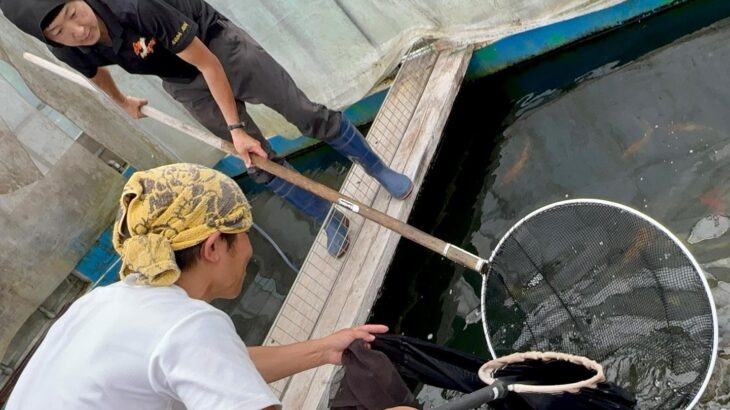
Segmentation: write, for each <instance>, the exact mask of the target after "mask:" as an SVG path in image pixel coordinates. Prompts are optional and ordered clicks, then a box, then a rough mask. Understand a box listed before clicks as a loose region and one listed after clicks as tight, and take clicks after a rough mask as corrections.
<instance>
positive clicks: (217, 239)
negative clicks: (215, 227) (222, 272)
mask: <svg viewBox="0 0 730 410" xmlns="http://www.w3.org/2000/svg"><path fill="white" fill-rule="evenodd" d="M223 242H224V241H223V238H221V233H220V232H214V233H212V234H210V236H208V238H207V239H206V240H205V241H203V243H202V246H201V247H200V257H201V258H202V259H203V260H205V261H207V262H212V263H215V262H218V261H219V260H220V251H221V250H226V249H224V248H225V246H223Z"/></svg>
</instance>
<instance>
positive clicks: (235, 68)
mask: <svg viewBox="0 0 730 410" xmlns="http://www.w3.org/2000/svg"><path fill="white" fill-rule="evenodd" d="M0 8H2V11H3V13H4V14H5V16H6V17H7V18H8V19H9V20H10V21H12V22H13V23H14V24H15V25H16V26H18V27H19V28H20V29H21V30H23V31H25V32H26V33H28V34H30V35H33V36H35V37H36V38H38V39H40V40H41V41H43V42H44V43H46V44H48V46H49V48H50V49H51V51H52V52H53V54H55V55H56V56H57V57H58V58H59V59H60V60H62V61H64V62H66V63H67V64H68V65H70V66H71V67H73V68H75V69H76V70H78V71H79V72H81V73H82V74H84V75H85V76H86V77H88V78H90V79H91V80H92V81H93V82H94V83H95V84H96V85H97V86H99V88H101V89H102V90H104V92H106V93H107V94H108V95H109V96H110V97H111V98H112V99H113V100H114V101H116V102H117V104H119V105H120V106H121V107H123V108H124V110H125V111H126V112H127V113H129V114H130V115H131V116H132V117H134V118H140V117H141V116H142V114H141V112H140V108H141V107H142V106H143V105H144V104H146V103H147V102H146V101H145V100H142V99H138V98H135V97H131V96H127V95H125V94H124V93H122V92H121V91H120V90H119V89H118V88H117V86H116V85H115V83H114V80H113V79H112V77H111V75H110V73H109V71H108V70H107V69H106V68H105V66H108V65H112V64H117V65H119V66H121V67H122V68H124V69H125V70H126V71H128V72H130V73H136V74H152V75H157V76H159V77H161V78H162V80H163V87H164V89H165V90H166V91H167V92H168V93H169V94H170V95H171V96H172V97H173V98H175V99H176V100H177V101H179V102H180V103H181V104H183V105H184V106H185V108H186V109H187V110H188V111H189V112H190V113H191V114H192V115H193V117H195V118H196V119H197V120H198V121H199V122H200V123H201V124H203V125H204V126H205V127H206V128H208V130H210V131H211V132H212V133H213V134H215V135H217V136H218V137H220V138H223V139H225V140H229V141H232V142H233V144H234V145H235V147H236V150H237V151H238V152H239V154H240V155H241V156H242V157H243V159H244V161H245V163H246V166H247V167H248V170H249V171H248V172H249V175H250V176H251V177H252V179H253V180H254V181H256V182H258V183H261V184H265V185H266V186H267V187H268V188H269V189H271V190H272V191H274V192H275V193H276V194H278V195H280V196H282V197H283V198H285V199H286V200H288V201H289V202H290V203H292V204H293V205H294V206H296V207H297V208H299V209H301V210H302V211H304V212H306V213H307V214H309V215H310V216H312V217H313V218H314V219H315V220H317V221H318V222H319V223H320V224H324V225H325V232H326V233H327V247H328V251H329V253H330V254H331V255H333V256H335V257H340V256H342V255H343V254H344V253H345V252H346V250H347V246H348V243H349V241H348V239H347V229H348V225H349V222H348V221H347V219H346V218H345V216H344V215H343V214H341V213H339V212H333V216H332V218H330V219H328V220H327V221H325V219H326V217H327V214H328V212H329V208H330V204H329V203H328V202H327V201H325V200H323V199H321V198H319V197H317V196H315V195H313V194H311V193H309V192H307V191H305V190H302V189H299V188H297V187H295V186H294V185H292V184H290V183H288V182H286V181H284V180H283V179H281V178H278V177H275V176H273V175H271V174H268V173H266V172H264V171H261V170H258V169H255V168H252V167H251V159H250V155H251V154H255V155H260V156H262V157H269V158H271V159H272V160H275V161H277V162H279V163H281V164H286V163H285V161H284V159H282V158H278V157H277V156H276V153H275V152H273V151H272V149H271V146H270V145H269V143H268V142H267V141H266V139H265V138H264V136H263V135H262V134H261V131H260V130H259V129H258V127H257V126H256V124H255V123H254V122H253V121H252V120H251V117H250V116H249V115H248V113H247V112H246V103H263V104H265V105H267V106H269V107H270V108H273V109H274V110H276V111H278V112H279V113H281V114H282V115H283V116H284V117H285V118H286V119H287V120H288V121H290V122H291V123H293V124H294V125H296V126H297V128H299V130H300V131H301V132H302V134H304V135H307V136H310V137H313V138H317V139H319V140H322V141H325V142H327V143H328V144H329V145H330V146H332V147H333V148H334V149H336V150H337V151H339V152H340V153H341V154H343V155H345V156H347V157H348V158H350V159H351V160H353V161H356V162H358V163H359V164H360V165H362V166H363V168H364V169H365V171H366V172H367V173H368V174H370V175H371V176H372V177H374V178H375V179H377V180H378V181H379V182H380V184H381V185H383V187H384V188H385V189H386V190H387V191H388V192H389V193H390V194H391V195H392V196H393V197H395V198H399V199H403V198H405V197H407V196H408V195H409V194H410V192H411V190H412V187H413V184H412V182H411V180H410V179H409V178H408V177H406V176H405V175H403V174H400V173H397V172H395V171H393V170H392V169H390V168H388V167H387V166H386V165H385V164H384V163H383V162H382V161H381V160H380V158H379V157H378V156H377V154H375V153H374V152H373V151H372V149H371V148H370V147H369V145H368V144H367V142H366V141H365V138H364V137H363V136H362V134H361V133H360V132H359V131H358V130H357V128H355V126H354V125H353V124H352V123H350V122H349V121H348V120H347V118H345V116H343V115H342V113H340V112H337V111H333V110H330V109H328V108H327V107H325V106H323V105H320V104H315V103H313V102H311V101H310V100H309V99H308V98H307V96H305V95H304V93H302V91H301V90H299V88H297V86H296V84H295V83H294V81H293V80H292V78H291V77H290V76H289V74H288V73H287V72H286V71H285V70H284V69H283V68H282V67H281V66H280V65H279V64H278V63H277V62H276V61H275V60H274V59H273V58H272V57H271V56H270V55H269V54H268V53H266V51H265V50H264V49H263V48H261V46H260V45H259V44H258V43H256V41H255V40H253V39H252V38H251V37H250V36H249V35H248V34H247V33H246V32H244V31H243V30H241V29H240V28H239V27H237V26H236V25H234V24H233V23H231V22H230V21H229V20H228V19H226V18H225V17H224V16H222V15H221V14H220V13H219V12H218V11H216V10H215V9H213V8H212V7H211V6H210V5H208V4H207V3H205V2H204V1H203V0H0Z"/></svg>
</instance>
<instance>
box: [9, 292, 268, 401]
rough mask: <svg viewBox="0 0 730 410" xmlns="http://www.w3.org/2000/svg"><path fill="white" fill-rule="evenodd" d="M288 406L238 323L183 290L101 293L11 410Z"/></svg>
mask: <svg viewBox="0 0 730 410" xmlns="http://www.w3.org/2000/svg"><path fill="white" fill-rule="evenodd" d="M271 405H277V406H278V405H279V401H278V400H277V398H276V397H275V396H274V395H273V393H272V392H271V390H270V389H269V387H268V385H267V384H266V382H264V380H263V378H262V377H261V375H260V374H259V373H258V371H256V368H255V367H254V364H253V362H252V361H251V359H250V357H249V355H248V351H247V350H246V346H245V345H244V344H243V342H242V341H241V339H240V337H239V336H238V335H237V334H236V331H235V328H234V327H233V322H231V320H230V318H229V317H228V316H227V315H226V314H225V313H223V312H221V311H220V310H218V309H216V308H214V307H213V306H211V305H209V304H208V303H205V302H203V301H200V300H195V299H191V298H190V297H188V295H187V294H186V293H185V291H184V290H183V289H182V288H180V287H177V286H170V287H162V288H160V287H148V286H135V285H133V284H131V281H127V282H118V283H115V284H113V285H110V286H107V287H103V288H97V289H95V290H93V291H91V292H89V294H87V295H85V296H83V297H82V298H80V299H79V300H78V301H76V302H75V303H74V304H73V305H72V306H71V307H70V308H69V310H68V311H67V312H66V313H65V314H64V315H63V316H62V317H61V318H60V319H59V320H58V321H57V322H56V323H55V324H54V325H53V327H51V329H50V331H49V332H48V335H47V336H46V338H45V340H44V341H43V343H42V344H41V345H40V346H39V348H38V350H37V351H36V353H35V354H34V355H33V357H32V358H31V360H30V361H29V363H28V366H27V367H26V368H25V370H24V371H23V373H22V374H21V376H20V378H19V380H18V383H17V385H16V386H15V389H14V390H13V392H12V394H11V396H10V400H9V401H8V403H7V409H6V410H34V409H39V410H40V409H42V410H46V409H59V410H60V409H73V410H83V409H94V410H96V409H120V410H136V409H145V410H146V409H149V410H157V409H166V410H167V409H176V410H177V409H185V408H187V409H188V410H193V409H201V410H214V409H226V410H228V409H256V410H259V409H262V408H265V407H268V406H271Z"/></svg>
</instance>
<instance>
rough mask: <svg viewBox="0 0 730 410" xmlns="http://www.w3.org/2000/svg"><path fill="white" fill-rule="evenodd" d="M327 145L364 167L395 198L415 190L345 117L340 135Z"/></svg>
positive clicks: (400, 197) (409, 181)
mask: <svg viewBox="0 0 730 410" xmlns="http://www.w3.org/2000/svg"><path fill="white" fill-rule="evenodd" d="M327 143H328V144H329V145H331V146H332V148H334V149H336V150H337V151H338V152H339V153H340V154H342V155H344V156H346V157H348V158H350V160H351V161H353V162H357V163H358V164H360V165H362V167H363V168H365V172H367V173H368V175H370V176H371V177H373V178H375V179H376V180H378V182H380V185H382V186H383V188H385V189H386V190H387V191H388V192H389V193H390V195H391V196H392V197H393V198H397V199H405V198H406V197H408V195H410V193H411V191H412V190H413V182H412V181H411V180H410V178H408V177H407V176H405V175H403V174H400V173H398V172H395V171H393V170H392V169H390V168H388V167H387V166H386V165H385V164H384V163H383V161H381V160H380V158H379V157H378V154H376V153H375V152H373V150H372V149H371V148H370V145H368V143H367V141H365V137H363V136H362V134H361V133H360V131H358V129H357V128H355V126H354V125H353V124H352V123H351V122H350V121H349V120H348V119H347V118H345V116H344V115H343V116H342V120H341V121H340V133H339V134H338V135H337V136H336V137H335V138H332V139H328V140H327Z"/></svg>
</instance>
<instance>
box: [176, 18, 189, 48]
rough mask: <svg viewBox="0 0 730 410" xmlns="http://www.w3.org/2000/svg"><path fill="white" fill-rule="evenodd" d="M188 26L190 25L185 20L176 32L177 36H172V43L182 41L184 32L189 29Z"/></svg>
mask: <svg viewBox="0 0 730 410" xmlns="http://www.w3.org/2000/svg"><path fill="white" fill-rule="evenodd" d="M188 27H190V26H189V25H188V23H187V22H184V21H183V23H182V24H181V25H180V30H178V31H177V33H175V37H173V38H172V45H173V46H174V45H175V44H177V42H178V41H180V39H181V38H182V36H183V33H184V32H186V31H188Z"/></svg>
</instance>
